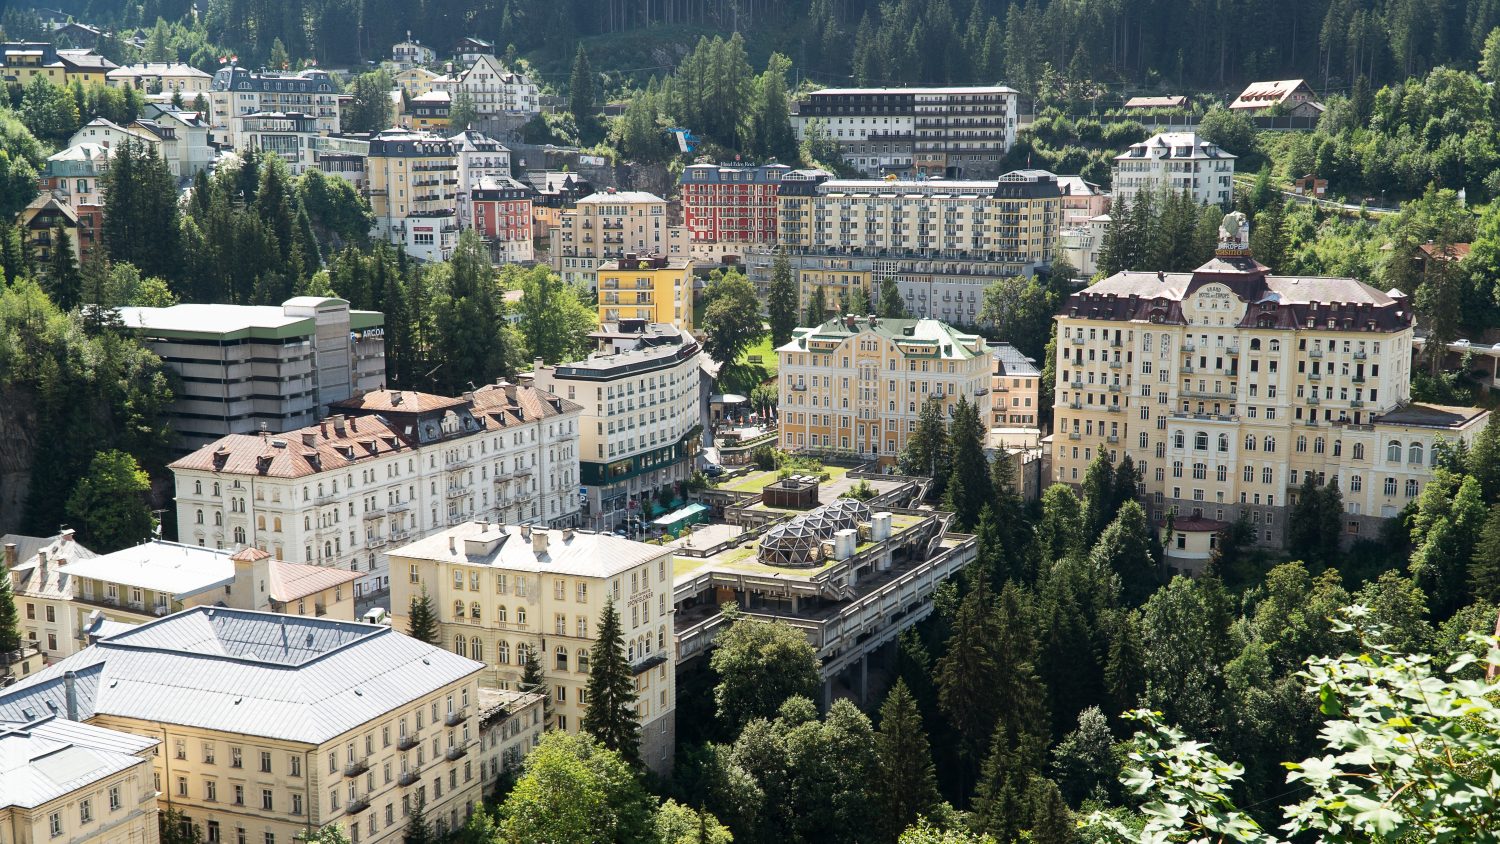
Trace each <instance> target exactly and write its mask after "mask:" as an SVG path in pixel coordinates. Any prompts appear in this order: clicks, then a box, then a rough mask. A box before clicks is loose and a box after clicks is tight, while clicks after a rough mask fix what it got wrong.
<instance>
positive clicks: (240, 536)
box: [234, 525, 245, 545]
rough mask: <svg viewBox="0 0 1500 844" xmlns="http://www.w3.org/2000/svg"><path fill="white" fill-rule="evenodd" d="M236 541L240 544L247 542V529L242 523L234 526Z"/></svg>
mask: <svg viewBox="0 0 1500 844" xmlns="http://www.w3.org/2000/svg"><path fill="white" fill-rule="evenodd" d="M234 541H235V543H236V544H238V545H244V544H245V529H244V528H243V527H241V526H240V525H235V526H234Z"/></svg>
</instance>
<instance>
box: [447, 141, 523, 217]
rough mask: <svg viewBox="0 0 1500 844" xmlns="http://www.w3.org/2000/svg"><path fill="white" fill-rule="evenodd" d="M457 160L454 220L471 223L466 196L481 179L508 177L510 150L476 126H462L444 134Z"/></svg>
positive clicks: (478, 184)
mask: <svg viewBox="0 0 1500 844" xmlns="http://www.w3.org/2000/svg"><path fill="white" fill-rule="evenodd" d="M448 140H449V142H451V143H452V144H453V157H454V158H455V159H457V161H458V224H459V225H460V226H462V227H463V228H472V227H473V209H472V208H471V207H470V205H469V198H470V196H471V194H472V192H473V190H474V189H475V188H477V187H479V186H480V180H482V179H509V178H510V177H511V176H510V150H509V149H507V148H506V147H505V145H504V144H501V143H500V142H499V141H497V140H495V139H494V138H491V137H489V136H488V135H486V134H484V133H483V132H480V131H479V130H477V129H468V128H465V129H464V130H463V131H461V132H459V133H458V134H457V135H453V136H452V137H450V138H448Z"/></svg>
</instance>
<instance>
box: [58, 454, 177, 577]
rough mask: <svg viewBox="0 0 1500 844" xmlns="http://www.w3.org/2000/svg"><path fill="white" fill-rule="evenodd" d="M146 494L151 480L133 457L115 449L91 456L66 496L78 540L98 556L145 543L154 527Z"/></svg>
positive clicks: (69, 516)
mask: <svg viewBox="0 0 1500 844" xmlns="http://www.w3.org/2000/svg"><path fill="white" fill-rule="evenodd" d="M150 491H151V479H150V478H148V477H147V476H146V472H145V471H144V470H142V469H141V466H140V464H139V463H137V462H136V460H135V458H134V457H132V456H130V455H129V454H127V453H125V452H123V451H118V450H109V451H101V452H99V453H97V454H95V455H94V459H93V462H91V463H90V464H89V470H88V474H87V475H85V476H84V477H82V478H80V479H79V481H78V486H76V487H75V488H74V489H73V494H72V495H71V496H69V497H68V506H67V513H68V518H70V519H72V520H73V522H74V523H75V524H76V525H77V528H76V530H77V531H78V539H79V541H80V542H82V543H83V544H84V545H86V546H88V547H89V548H92V549H95V550H96V551H98V552H99V553H109V552H110V551H118V550H119V549H121V548H125V547H128V546H131V545H138V544H140V543H142V542H145V541H146V540H147V539H149V538H150V536H151V528H152V526H153V525H154V524H155V520H154V519H152V517H151V507H150V505H149V504H147V503H146V494H147V493H148V492H150Z"/></svg>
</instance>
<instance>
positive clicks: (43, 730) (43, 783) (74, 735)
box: [0, 713, 161, 844]
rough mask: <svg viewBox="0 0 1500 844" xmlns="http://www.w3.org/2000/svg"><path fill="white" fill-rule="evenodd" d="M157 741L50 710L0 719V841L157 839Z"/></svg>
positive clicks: (145, 842) (125, 843)
mask: <svg viewBox="0 0 1500 844" xmlns="http://www.w3.org/2000/svg"><path fill="white" fill-rule="evenodd" d="M160 744H161V742H160V741H159V740H158V739H155V738H149V737H142V736H136V735H130V734H128V733H119V732H115V731H113V730H106V729H101V728H99V727H94V726H89V725H86V724H79V723H76V722H74V721H68V720H65V719H63V718H61V717H59V716H56V715H53V714H51V713H47V714H45V715H41V716H39V717H36V718H28V719H25V720H24V721H16V722H8V721H7V720H6V719H0V784H4V786H5V787H4V788H0V844H32V843H33V842H42V841H66V842H68V844H156V842H157V841H159V840H160V838H159V834H158V826H157V814H158V809H157V804H156V796H157V795H156V787H155V784H154V781H153V778H152V774H151V760H152V758H153V757H154V756H155V755H156V752H157V747H158V745H160Z"/></svg>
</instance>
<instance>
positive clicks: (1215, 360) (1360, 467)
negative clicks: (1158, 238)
mask: <svg viewBox="0 0 1500 844" xmlns="http://www.w3.org/2000/svg"><path fill="white" fill-rule="evenodd" d="M1225 219H1226V224H1225V226H1224V228H1223V229H1222V230H1221V231H1220V239H1221V243H1220V248H1219V254H1218V257H1216V258H1214V259H1213V260H1212V261H1209V262H1208V263H1207V264H1204V265H1203V266H1202V267H1199V268H1198V269H1197V270H1195V271H1193V272H1191V273H1161V272H1137V271H1126V272H1120V273H1116V274H1115V275H1113V276H1110V277H1109V278H1107V279H1105V280H1104V281H1101V282H1099V283H1098V284H1095V285H1093V286H1092V287H1089V288H1088V289H1086V290H1084V291H1082V292H1080V293H1075V294H1073V295H1072V296H1071V297H1069V299H1068V301H1067V303H1066V305H1065V306H1064V308H1063V311H1062V313H1061V314H1060V315H1059V316H1058V318H1057V323H1058V327H1057V331H1058V336H1057V361H1056V371H1057V380H1056V384H1055V396H1056V403H1055V405H1054V419H1055V428H1054V434H1053V444H1052V467H1053V469H1052V471H1053V473H1054V475H1053V480H1056V481H1059V482H1063V483H1069V484H1078V483H1081V482H1082V480H1083V478H1084V475H1085V472H1086V469H1087V466H1088V463H1089V461H1090V460H1092V459H1093V458H1094V457H1095V456H1097V455H1098V454H1100V453H1101V452H1103V453H1105V454H1107V455H1109V457H1110V459H1111V460H1115V461H1118V460H1121V459H1123V458H1124V457H1125V456H1126V455H1129V456H1130V457H1131V458H1132V460H1133V461H1134V462H1135V465H1136V468H1137V469H1138V470H1139V471H1140V477H1141V491H1142V494H1143V496H1144V497H1145V500H1146V504H1147V509H1148V511H1149V512H1150V513H1151V515H1152V516H1153V517H1155V518H1156V519H1157V520H1158V522H1160V521H1164V520H1165V519H1166V517H1167V515H1168V514H1169V513H1171V514H1175V515H1176V516H1177V520H1178V525H1177V528H1178V535H1179V536H1180V537H1182V538H1183V540H1186V539H1187V538H1188V537H1186V536H1183V535H1184V534H1186V533H1198V534H1202V535H1203V539H1204V550H1205V551H1206V548H1207V539H1206V537H1207V536H1208V535H1210V534H1211V533H1212V532H1214V531H1217V530H1218V529H1220V528H1222V527H1223V525H1224V523H1226V522H1229V521H1233V520H1235V519H1237V518H1239V517H1240V515H1241V514H1244V515H1246V516H1248V518H1249V519H1250V521H1251V523H1252V524H1253V526H1254V529H1255V535H1256V539H1257V540H1258V541H1259V542H1261V543H1264V544H1277V543H1280V542H1281V540H1282V537H1283V535H1284V531H1285V527H1286V523H1287V515H1288V509H1289V505H1291V504H1292V503H1293V501H1292V498H1293V496H1294V495H1295V494H1296V491H1297V488H1298V487H1299V486H1300V485H1301V484H1302V483H1303V482H1304V481H1305V480H1306V479H1307V478H1308V477H1312V478H1313V479H1314V480H1315V482H1317V483H1320V484H1322V483H1331V482H1333V481H1335V480H1336V481H1337V482H1338V485H1339V488H1340V490H1341V491H1342V493H1343V500H1344V507H1345V511H1346V512H1345V516H1344V519H1345V528H1346V531H1347V532H1348V534H1349V535H1351V536H1369V535H1371V534H1372V533H1374V531H1375V529H1376V528H1377V527H1378V525H1379V522H1380V520H1383V519H1386V518H1390V517H1392V516H1394V515H1396V514H1397V513H1399V512H1400V510H1401V509H1402V508H1403V507H1405V506H1406V505H1407V504H1408V503H1410V502H1411V501H1412V500H1413V499H1414V498H1416V497H1417V495H1418V494H1420V492H1421V489H1422V487H1423V486H1424V485H1425V484H1426V483H1427V481H1428V480H1429V479H1430V478H1431V476H1432V467H1433V463H1434V460H1435V458H1436V451H1437V449H1436V448H1435V446H1436V444H1437V443H1438V442H1439V441H1440V440H1446V441H1448V442H1449V443H1455V442H1457V441H1459V440H1469V439H1470V438H1471V437H1472V436H1473V435H1474V434H1475V433H1476V432H1477V431H1478V430H1479V429H1480V428H1481V427H1483V425H1484V424H1485V422H1486V421H1487V419H1488V417H1489V413H1488V412H1487V411H1484V410H1480V409H1478V408H1458V407H1436V406H1431V405H1423V404H1417V403H1413V402H1412V401H1411V358H1412V331H1413V326H1414V317H1413V314H1412V308H1411V302H1410V300H1409V299H1408V298H1407V297H1406V295H1405V294H1403V293H1402V292H1401V291H1399V290H1391V291H1388V292H1386V293H1382V292H1380V291H1379V290H1377V289H1375V288H1373V287H1370V286H1369V285H1368V284H1365V283H1363V282H1360V281H1357V280H1355V279H1352V278H1304V277H1297V276H1276V275H1271V274H1270V270H1269V269H1267V268H1266V267H1265V266H1263V265H1261V264H1259V263H1257V262H1256V261H1255V260H1254V259H1253V258H1251V257H1250V254H1249V249H1248V248H1247V245H1248V243H1249V237H1248V234H1247V232H1246V230H1245V227H1244V221H1243V217H1242V216H1241V215H1239V214H1237V213H1235V214H1230V215H1229V216H1228V217H1226V218H1225ZM1187 526H1191V528H1192V529H1191V530H1189V529H1188V527H1187ZM1173 550H1174V546H1173V545H1172V544H1169V545H1168V553H1169V558H1170V557H1171V552H1172V551H1173ZM1184 550H1189V549H1186V548H1185V549H1184ZM1183 567H1184V568H1186V569H1188V570H1192V569H1193V568H1194V565H1193V564H1192V563H1190V562H1186V563H1184V566H1183Z"/></svg>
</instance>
